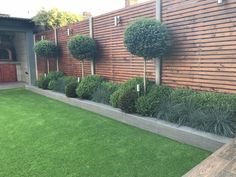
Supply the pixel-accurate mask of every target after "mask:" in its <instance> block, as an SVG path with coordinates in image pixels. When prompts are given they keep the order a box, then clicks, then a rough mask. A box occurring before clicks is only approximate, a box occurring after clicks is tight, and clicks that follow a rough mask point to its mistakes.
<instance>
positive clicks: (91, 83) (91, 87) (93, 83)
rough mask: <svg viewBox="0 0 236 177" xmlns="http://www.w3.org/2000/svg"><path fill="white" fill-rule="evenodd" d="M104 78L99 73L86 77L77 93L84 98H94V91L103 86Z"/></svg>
mask: <svg viewBox="0 0 236 177" xmlns="http://www.w3.org/2000/svg"><path fill="white" fill-rule="evenodd" d="M102 82H103V78H102V77H100V76H97V75H93V76H92V75H90V76H86V77H84V78H83V79H82V80H81V82H80V84H79V86H78V87H77V89H76V94H77V95H78V97H79V98H82V99H89V100H90V99H92V95H93V93H94V92H95V91H96V89H97V88H98V87H100V86H101V84H102Z"/></svg>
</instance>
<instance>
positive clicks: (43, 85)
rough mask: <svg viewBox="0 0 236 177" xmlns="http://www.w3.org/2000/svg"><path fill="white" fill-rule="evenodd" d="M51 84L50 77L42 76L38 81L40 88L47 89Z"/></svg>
mask: <svg viewBox="0 0 236 177" xmlns="http://www.w3.org/2000/svg"><path fill="white" fill-rule="evenodd" d="M48 84H49V79H48V78H47V77H44V76H41V77H40V79H39V80H38V81H37V85H38V87H39V88H42V89H47V88H48Z"/></svg>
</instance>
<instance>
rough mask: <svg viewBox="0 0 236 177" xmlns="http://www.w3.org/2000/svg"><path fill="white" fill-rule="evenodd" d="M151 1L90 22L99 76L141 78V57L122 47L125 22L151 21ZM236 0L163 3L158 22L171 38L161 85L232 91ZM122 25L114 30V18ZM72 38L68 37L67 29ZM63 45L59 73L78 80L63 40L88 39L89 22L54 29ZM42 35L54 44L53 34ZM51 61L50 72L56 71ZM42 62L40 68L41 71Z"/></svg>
mask: <svg viewBox="0 0 236 177" xmlns="http://www.w3.org/2000/svg"><path fill="white" fill-rule="evenodd" d="M155 6H156V4H155V0H153V1H149V2H147V3H142V4H139V5H136V6H131V7H128V8H123V9H120V10H116V11H113V12H110V13H106V14H103V15H100V16H97V17H94V18H93V30H94V31H93V36H94V39H95V40H96V41H97V43H98V44H99V48H100V53H101V55H100V58H99V59H98V60H97V61H96V64H95V70H96V73H97V74H98V75H101V76H104V77H106V78H107V79H108V80H111V81H115V82H124V81H126V80H128V79H130V78H132V77H136V76H141V77H142V76H143V59H142V58H139V57H135V56H133V55H131V54H130V53H129V52H128V51H127V50H126V48H125V46H124V43H123V37H124V31H125V28H126V26H127V24H128V23H130V22H131V21H133V20H134V19H136V18H138V17H143V16H145V17H150V18H155V15H156V12H155V10H156V9H155ZM235 8H236V1H235V0H227V1H225V2H224V4H221V5H220V4H218V3H217V1H216V0H204V1H203V0H162V21H163V22H164V23H165V24H166V26H167V27H168V30H169V31H170V34H171V38H172V44H173V47H172V50H171V51H170V52H169V55H168V57H165V58H164V59H163V62H162V83H163V84H166V85H169V86H172V87H191V88H193V89H197V90H206V91H217V92H226V93H236V79H235V78H236V11H235ZM115 16H120V17H121V24H120V25H119V26H114V17H115ZM68 28H70V29H72V35H71V36H67V33H66V31H67V29H68ZM57 32H58V43H59V45H60V47H61V51H62V52H61V57H60V62H59V64H60V70H62V71H63V72H65V73H66V74H67V75H75V76H81V62H80V61H78V60H75V59H73V57H71V56H70V54H69V52H68V49H67V41H68V40H69V38H70V37H72V36H74V35H76V34H84V35H89V21H88V20H85V21H82V22H79V23H74V24H70V25H68V26H65V27H62V28H58V29H57ZM41 35H45V38H46V39H49V40H54V32H53V31H46V32H44V33H39V34H37V35H36V39H37V40H40V36H41ZM55 64H56V63H55V62H53V61H50V69H51V70H53V69H55ZM45 69H46V65H45V62H44V60H39V61H38V70H39V71H40V72H42V73H43V72H45ZM85 73H86V75H88V74H91V63H90V61H86V62H85ZM147 75H148V78H149V79H153V80H154V79H155V65H154V61H148V63H147Z"/></svg>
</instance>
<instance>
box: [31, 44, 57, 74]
mask: <svg viewBox="0 0 236 177" xmlns="http://www.w3.org/2000/svg"><path fill="white" fill-rule="evenodd" d="M34 51H35V53H36V54H37V55H38V56H40V57H43V58H46V59H47V70H48V73H49V61H48V59H50V58H56V57H57V56H58V46H57V45H56V44H55V43H54V42H52V41H48V40H41V41H38V42H36V44H35V45H34Z"/></svg>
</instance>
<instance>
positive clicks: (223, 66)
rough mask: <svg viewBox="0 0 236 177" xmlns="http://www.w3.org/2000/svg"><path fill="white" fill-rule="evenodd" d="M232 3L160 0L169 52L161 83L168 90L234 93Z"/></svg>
mask: <svg viewBox="0 0 236 177" xmlns="http://www.w3.org/2000/svg"><path fill="white" fill-rule="evenodd" d="M235 8H236V1H234V0H227V1H225V3H224V4H222V5H220V4H218V3H217V1H215V0H207V1H201V0H189V1H187V0H172V1H170V0H163V11H162V13H163V14H162V15H163V21H164V23H165V24H166V25H167V27H168V29H169V30H170V32H171V37H172V39H173V40H172V41H173V49H172V51H171V53H170V56H169V57H166V58H165V59H164V60H163V65H162V82H163V84H166V85H169V86H172V87H191V88H193V89H198V90H207V91H218V92H227V93H236V79H235V76H236V33H235V30H236V11H235Z"/></svg>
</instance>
